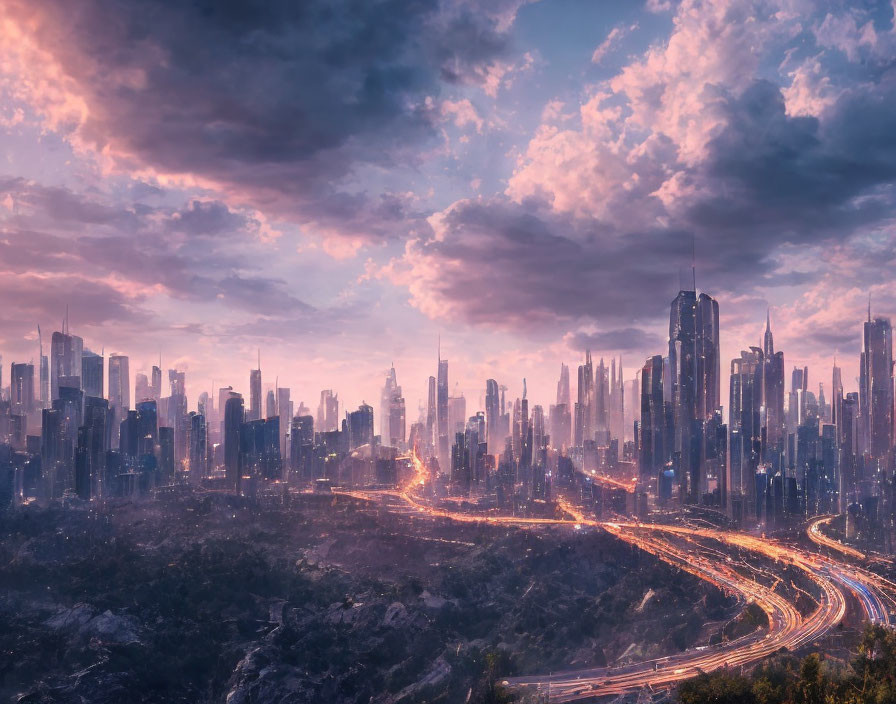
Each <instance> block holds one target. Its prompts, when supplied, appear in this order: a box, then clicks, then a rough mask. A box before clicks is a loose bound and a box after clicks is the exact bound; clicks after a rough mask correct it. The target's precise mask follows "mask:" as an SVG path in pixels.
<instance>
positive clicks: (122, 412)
mask: <svg viewBox="0 0 896 704" xmlns="http://www.w3.org/2000/svg"><path fill="white" fill-rule="evenodd" d="M108 398H109V407H110V408H111V409H112V413H113V416H112V447H113V448H117V447H118V433H117V432H116V431H115V428H117V427H119V425H120V423H121V421H122V420H123V419H124V417H125V416H126V415H127V412H128V409H130V407H131V387H130V373H129V371H128V358H127V357H126V356H124V355H121V354H112V355H109V396H108Z"/></svg>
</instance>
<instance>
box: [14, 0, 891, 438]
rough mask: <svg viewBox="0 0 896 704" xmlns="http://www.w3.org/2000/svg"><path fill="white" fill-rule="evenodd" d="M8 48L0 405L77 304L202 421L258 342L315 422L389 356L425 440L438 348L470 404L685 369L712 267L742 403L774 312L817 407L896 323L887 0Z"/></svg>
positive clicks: (549, 1) (496, 7)
mask: <svg viewBox="0 0 896 704" xmlns="http://www.w3.org/2000/svg"><path fill="white" fill-rule="evenodd" d="M0 36H2V41H0V92H2V99H0V160H2V161H0V269H2V277H0V353H2V355H3V365H4V374H3V377H4V379H3V383H4V384H5V383H7V381H8V376H7V375H8V364H9V362H12V361H28V360H29V359H34V360H36V359H37V325H38V324H40V326H41V329H42V330H43V331H44V335H45V350H46V346H48V343H47V340H48V339H49V334H50V333H52V331H53V330H56V329H59V326H60V322H61V320H62V318H63V316H64V313H65V307H66V305H68V307H69V316H70V328H71V331H72V332H73V333H75V334H78V335H81V336H82V337H83V338H84V340H85V345H86V346H88V347H90V348H91V349H94V350H95V351H97V352H99V351H100V349H101V348H103V347H104V348H105V351H106V353H107V354H108V353H110V352H121V353H124V354H127V355H129V356H130V357H131V364H130V369H131V375H132V377H133V374H134V373H135V372H139V371H144V370H147V369H148V368H149V366H150V365H151V364H152V363H153V361H154V360H156V359H157V358H158V355H159V353H161V354H162V358H163V364H164V367H165V368H166V369H167V368H172V367H176V368H178V369H184V370H186V371H187V391H188V394H189V397H190V405H191V408H192V407H194V406H195V401H196V398H197V395H198V393H199V392H200V391H203V390H210V389H211V385H212V381H214V384H215V386H216V387H217V386H222V385H226V384H232V385H233V386H234V387H235V388H236V389H237V390H240V391H244V392H245V391H248V373H249V369H250V368H252V367H254V366H255V360H256V350H257V349H258V348H261V354H262V369H263V373H264V381H265V382H266V384H268V383H271V384H272V383H273V382H274V379H275V377H278V378H279V383H280V385H282V386H290V387H291V388H292V398H293V400H294V401H295V402H296V404H298V402H299V401H302V400H303V401H304V402H305V403H306V404H307V405H309V406H310V407H311V408H312V409H314V408H316V406H317V401H318V397H319V393H320V389H321V388H333V389H335V390H336V391H338V392H339V394H340V399H341V400H343V401H344V402H346V403H347V404H349V405H350V406H355V405H357V404H358V403H360V402H361V400H362V399H364V400H367V401H368V402H370V403H372V404H374V405H376V404H377V403H378V399H379V389H380V387H381V386H382V379H383V374H384V372H385V370H386V369H388V367H389V365H390V363H391V362H393V361H394V363H395V366H396V369H397V373H398V382H399V383H400V384H401V385H402V386H403V388H404V393H405V396H406V398H407V402H408V420H409V421H412V420H416V418H417V405H418V402H419V401H420V400H421V399H423V398H424V396H425V391H426V380H427V377H428V376H429V375H431V374H435V373H436V354H437V349H436V345H437V340H438V338H439V335H441V344H442V353H443V356H444V357H445V358H447V359H448V360H449V361H450V386H451V388H452V390H453V389H454V387H455V382H457V383H459V387H458V389H459V390H460V391H463V392H464V394H465V395H466V396H467V398H468V402H469V401H472V406H473V407H468V408H469V410H471V411H472V410H474V407H478V402H479V399H480V397H481V396H482V394H483V392H484V384H485V379H486V378H488V377H494V378H496V379H498V380H499V381H500V382H501V383H504V384H507V385H508V387H509V389H510V391H509V393H510V395H511V396H516V395H518V394H520V393H521V391H522V379H523V377H526V378H527V380H528V387H529V393H530V397H532V398H534V399H536V402H542V403H544V404H547V403H551V402H553V401H554V394H555V387H556V382H557V377H558V373H559V368H560V363H561V362H566V363H568V364H570V365H575V364H577V363H579V361H580V360H581V359H582V357H583V355H584V349H585V348H586V347H590V349H591V350H592V353H593V355H594V356H595V358H599V357H600V356H604V357H606V358H608V359H609V358H610V357H612V356H614V355H616V356H618V355H622V356H623V359H624V362H625V370H626V378H632V376H633V375H634V373H635V371H636V369H637V368H640V366H641V365H642V364H643V362H644V358H645V357H646V356H647V355H648V354H662V353H664V352H665V351H666V349H667V347H666V344H667V343H666V340H667V336H668V318H669V302H670V301H671V300H672V298H673V297H674V295H675V294H676V293H677V291H678V288H679V282H680V281H685V282H688V283H689V282H690V276H691V274H690V267H691V256H692V254H691V253H692V247H693V249H694V250H695V252H696V267H697V287H698V289H699V290H702V291H706V292H708V293H710V294H711V295H713V297H715V298H716V299H717V300H718V301H719V307H720V312H721V347H722V360H723V362H722V368H723V382H722V399H723V403H725V405H727V367H728V360H730V359H731V357H732V356H735V355H736V354H738V352H739V350H741V349H744V348H746V347H747V346H749V345H757V344H759V342H760V339H761V333H762V330H763V328H764V325H765V315H766V308H767V307H770V309H771V317H772V325H773V331H774V333H775V342H776V347H777V348H779V349H782V350H783V351H784V355H785V364H786V366H787V369H788V377H789V369H791V368H792V367H793V365H795V364H799V365H801V366H802V365H804V364H808V365H809V366H810V388H812V389H813V390H817V384H818V382H819V381H822V382H824V384H825V389H826V391H827V390H828V389H829V388H830V367H831V362H832V358H833V356H834V354H835V353H837V355H838V359H839V360H840V362H841V365H842V366H843V367H844V384H845V386H846V390H847V391H850V390H855V389H856V386H857V385H856V383H855V380H854V379H855V376H856V374H857V368H858V356H859V351H860V347H861V322H862V321H863V319H864V317H865V315H866V308H867V304H868V296H869V294H870V296H871V300H872V307H873V312H874V313H875V314H879V315H885V316H893V315H896V289H894V283H896V266H894V264H896V238H894V232H896V207H894V206H896V118H894V115H896V68H894V58H896V31H894V5H893V4H890V3H889V2H881V3H868V4H867V5H861V4H860V3H855V2H850V3H846V2H828V3H823V2H808V1H803V0H768V1H757V2H748V1H741V0H718V1H707V2H701V1H698V0H685V1H684V2H681V3H674V2H669V1H667V0H648V1H647V2H646V4H645V3H643V2H640V3H639V2H629V1H625V2H610V1H598V0H542V1H541V2H532V3H525V2H521V1H520V0H490V1H486V0H460V1H454V2H449V1H445V2H441V3H438V2H426V1H421V0H385V1H382V2H377V1H375V0H357V1H351V0H349V1H340V0H305V1H304V2H298V3H297V2H293V1H291V0H282V1H274V0H271V1H270V2H266V3H263V4H258V6H256V7H251V8H250V7H245V6H243V4H242V3H236V2H232V3H229V2H219V1H217V0H207V1H205V2H188V1H184V2H155V1H153V0H143V1H140V2H138V1H137V0H78V2H75V3H72V2H65V1H63V0H2V2H0ZM573 376H574V371H573ZM132 382H133V378H132ZM788 385H789V381H788Z"/></svg>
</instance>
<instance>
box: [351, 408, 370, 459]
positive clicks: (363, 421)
mask: <svg viewBox="0 0 896 704" xmlns="http://www.w3.org/2000/svg"><path fill="white" fill-rule="evenodd" d="M346 426H347V428H348V445H349V449H351V450H354V449H355V448H358V447H361V445H371V444H373V406H368V405H367V404H366V403H362V404H361V405H360V406H358V410H357V411H351V412H350V413H348V414H346Z"/></svg>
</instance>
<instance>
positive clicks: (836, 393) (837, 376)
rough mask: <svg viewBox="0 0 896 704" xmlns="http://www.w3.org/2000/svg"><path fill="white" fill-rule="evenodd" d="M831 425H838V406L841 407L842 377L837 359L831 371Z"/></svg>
mask: <svg viewBox="0 0 896 704" xmlns="http://www.w3.org/2000/svg"><path fill="white" fill-rule="evenodd" d="M831 392H832V393H831V423H833V424H834V425H836V426H838V427H839V425H840V406H841V405H843V376H842V373H841V371H840V367H838V366H837V359H836V357H835V358H834V366H833V368H832V369H831Z"/></svg>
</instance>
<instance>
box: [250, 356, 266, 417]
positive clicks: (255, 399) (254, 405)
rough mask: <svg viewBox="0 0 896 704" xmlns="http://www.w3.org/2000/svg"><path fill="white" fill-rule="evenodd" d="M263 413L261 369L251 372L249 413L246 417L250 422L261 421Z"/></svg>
mask: <svg viewBox="0 0 896 704" xmlns="http://www.w3.org/2000/svg"><path fill="white" fill-rule="evenodd" d="M260 366H261V365H259V367H260ZM261 413H262V411H261V369H260V368H259V369H252V370H250V371H249V411H248V413H247V414H246V416H247V419H248V420H260V419H261Z"/></svg>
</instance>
